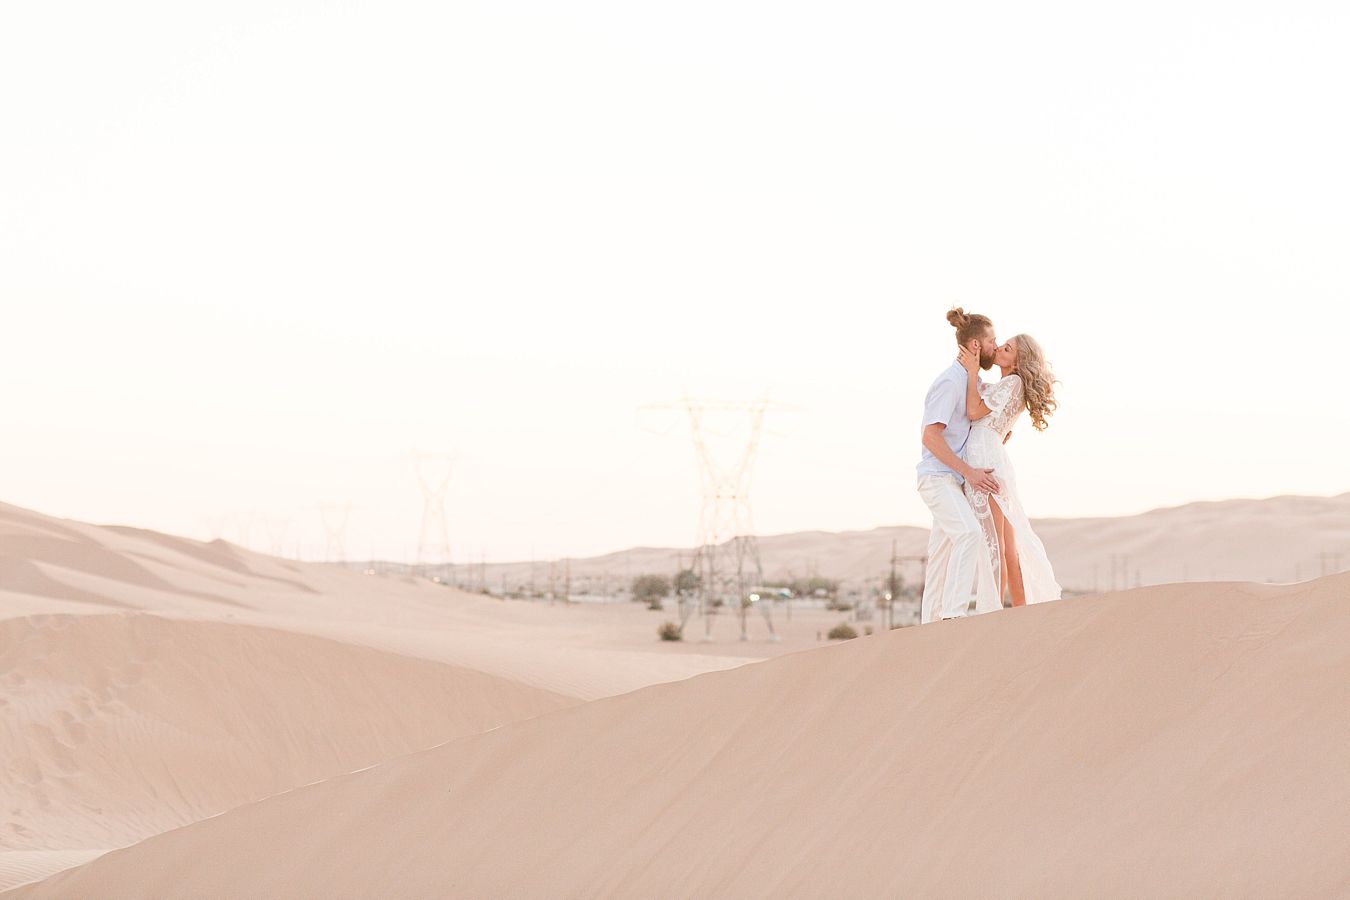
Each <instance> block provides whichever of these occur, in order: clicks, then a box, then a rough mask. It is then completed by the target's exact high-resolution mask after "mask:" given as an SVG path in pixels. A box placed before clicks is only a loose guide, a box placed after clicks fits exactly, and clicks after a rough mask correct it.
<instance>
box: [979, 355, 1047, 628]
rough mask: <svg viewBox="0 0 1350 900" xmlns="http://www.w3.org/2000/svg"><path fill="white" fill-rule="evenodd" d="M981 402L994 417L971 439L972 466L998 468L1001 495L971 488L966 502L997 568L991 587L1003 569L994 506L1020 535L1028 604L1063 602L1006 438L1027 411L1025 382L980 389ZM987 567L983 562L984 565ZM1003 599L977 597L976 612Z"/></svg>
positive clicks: (1008, 380)
mask: <svg viewBox="0 0 1350 900" xmlns="http://www.w3.org/2000/svg"><path fill="white" fill-rule="evenodd" d="M980 397H981V398H982V399H983V400H984V405H985V406H987V407H989V415H987V416H985V417H984V418H982V419H977V420H975V421H974V422H972V423H971V427H970V437H969V438H968V439H967V441H966V454H965V458H966V462H967V463H968V464H970V465H972V466H975V467H976V468H979V469H993V470H994V477H995V478H997V479H998V483H999V485H1000V490H999V492H998V493H997V494H986V493H983V492H981V491H977V490H974V489H973V488H971V487H970V485H969V484H967V485H966V486H965V491H966V497H967V498H968V499H969V500H970V505H971V506H973V507H974V508H975V516H976V518H978V519H979V520H980V527H981V528H982V529H983V530H984V540H985V544H986V546H987V547H988V548H989V564H990V565H991V566H992V567H993V578H992V580H991V581H990V582H989V583H991V584H995V585H997V584H999V578H1000V573H1001V571H1002V564H1001V560H1000V556H999V541H998V532H997V531H995V530H994V516H993V513H992V511H991V510H990V508H989V503H990V501H991V499H992V501H993V502H995V503H997V504H998V505H999V509H1001V510H1002V511H1003V515H1004V517H1005V518H1006V519H1007V520H1008V524H1009V525H1011V526H1012V528H1013V533H1014V534H1015V536H1016V539H1017V540H1016V543H1017V559H1018V561H1019V562H1020V563H1021V564H1022V585H1023V587H1024V588H1025V590H1026V597H1027V603H1043V602H1045V601H1047V600H1058V599H1059V597H1060V587H1059V583H1058V582H1057V581H1055V572H1054V569H1052V568H1051V566H1050V559H1049V558H1048V557H1047V556H1046V555H1045V546H1044V545H1043V544H1042V543H1041V540H1040V538H1038V537H1036V533H1035V532H1034V531H1032V530H1031V522H1030V521H1029V520H1028V519H1027V514H1026V511H1025V510H1024V509H1023V508H1022V501H1021V498H1020V497H1019V496H1018V493H1017V476H1016V475H1015V474H1014V473H1013V467H1012V460H1010V459H1009V458H1008V453H1007V450H1006V449H1005V448H1004V446H1003V439H1004V438H1005V437H1007V435H1008V432H1009V431H1011V430H1012V427H1013V423H1014V422H1016V421H1017V418H1018V416H1020V415H1021V414H1022V411H1023V410H1024V409H1026V403H1025V401H1024V399H1023V395H1022V379H1021V377H1020V376H1018V375H1016V374H1013V375H1008V376H1006V377H1004V378H1001V379H999V380H998V381H996V382H994V383H993V384H989V385H981V386H980ZM981 567H983V561H981ZM1002 596H1003V592H1002V591H999V594H998V597H997V598H993V599H992V601H991V598H988V597H977V598H976V610H977V611H981V612H983V611H986V610H988V609H1001V608H1002V606H1003V604H1002V600H1001V599H999V598H1001V597H1002Z"/></svg>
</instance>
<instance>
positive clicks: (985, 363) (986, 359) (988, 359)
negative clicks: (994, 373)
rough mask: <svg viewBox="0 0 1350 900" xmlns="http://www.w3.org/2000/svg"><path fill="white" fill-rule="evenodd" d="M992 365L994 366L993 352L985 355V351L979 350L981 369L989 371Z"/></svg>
mask: <svg viewBox="0 0 1350 900" xmlns="http://www.w3.org/2000/svg"><path fill="white" fill-rule="evenodd" d="M993 367H994V354H992V353H990V354H988V355H987V356H986V355H985V353H984V352H983V351H981V352H980V368H981V369H984V370H985V371H986V372H988V371H989V370H990V369H992V368H993Z"/></svg>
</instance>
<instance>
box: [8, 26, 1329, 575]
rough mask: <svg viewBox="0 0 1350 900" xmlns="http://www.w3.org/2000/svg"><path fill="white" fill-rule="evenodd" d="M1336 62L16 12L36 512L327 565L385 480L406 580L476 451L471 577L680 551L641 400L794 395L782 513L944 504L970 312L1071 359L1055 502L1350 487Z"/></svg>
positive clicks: (1053, 30)
mask: <svg viewBox="0 0 1350 900" xmlns="http://www.w3.org/2000/svg"><path fill="white" fill-rule="evenodd" d="M1346 46H1350V7H1347V6H1346V5H1344V4H1330V3H1328V4H1297V3H1292V4H1291V3H1278V4H1276V3H1266V4H1256V3H1234V2H1223V3H1219V2H1213V3H1197V2H1167V3H1131V4H1112V5H1110V6H1109V7H1108V6H1107V5H1104V4H1084V3H1068V2H1065V3H1055V4H1051V3H1031V4H1007V3H998V2H986V3H969V4H936V3H924V4H919V3H904V4H897V3H851V2H838V0H836V2H831V3H819V4H785V3H770V2H736V0H718V2H715V3H714V2H684V3H678V4H676V3H669V4H660V5H656V4H643V3H632V2H617V0H615V2H593V0H579V2H571V3H566V4H559V3H544V2H539V3H527V2H510V0H505V2H503V0H494V2H491V3H467V2H451V3H425V4H414V3H400V2H389V0H382V2H379V3H373V2H372V3H361V2H350V3H342V4H322V3H297V2H284V0H282V2H267V3H252V2H231V3H218V4H208V3H171V2H163V3H157V4H149V3H135V2H127V3H118V4H107V3H69V4H56V3H37V2H11V3H5V4H4V5H3V6H0V128H3V134H2V135H0V299H2V301H3V309H4V313H5V316H4V322H5V325H6V328H5V340H4V352H3V354H2V355H0V377H3V390H4V404H5V415H4V418H3V422H4V426H3V435H2V437H3V440H2V441H0V500H3V501H5V502H9V503H13V504H17V505H20V506H25V507H30V508H34V509H37V510H40V511H42V512H45V513H49V514H54V515H60V516H69V517H73V518H78V519H82V520H90V521H96V522H101V523H118V524H130V525H138V526H143V527H148V528H155V529H160V530H165V531H170V532H175V533H180V534H187V535H190V536H194V537H200V538H209V537H212V536H215V535H216V534H223V536H225V537H227V538H229V539H232V540H247V541H249V542H250V543H252V544H253V545H254V546H256V547H257V548H258V549H264V550H266V549H269V547H268V544H269V543H278V542H279V543H281V544H283V546H284V548H285V549H286V550H287V552H294V548H295V547H296V546H297V545H298V546H299V548H300V550H301V552H303V553H304V554H305V555H307V556H317V555H322V553H323V552H324V534H323V531H322V529H321V526H320V519H319V513H318V509H319V506H320V504H339V505H341V504H348V503H350V504H351V505H352V507H353V509H352V512H351V518H350V521H349V524H348V527H347V530H346V534H345V543H346V548H347V553H348V555H351V556H366V555H368V554H370V553H371V552H374V553H376V554H378V555H381V556H387V557H393V558H403V559H408V558H411V557H412V556H413V554H414V552H415V546H416V544H417V540H418V533H419V526H420V522H421V513H422V497H421V493H420V489H419V487H418V484H417V481H416V477H415V473H414V469H413V463H412V460H411V454H412V453H413V452H414V451H422V452H441V451H452V450H453V451H456V452H457V453H458V454H459V462H458V464H457V467H456V469H455V472H454V475H453V477H452V480H451V482H450V488H449V492H448V495H447V498H446V507H447V511H448V513H449V521H450V534H451V542H452V545H453V552H454V556H455V559H456V560H457V561H464V560H466V559H469V558H473V559H477V558H478V557H479V556H480V554H485V555H486V556H487V558H488V559H489V560H504V559H517V558H527V557H528V556H530V555H531V554H532V553H533V554H534V555H535V556H536V557H537V558H541V559H542V558H547V557H551V556H559V557H560V556H566V555H572V556H583V555H592V554H596V553H601V552H607V551H610V550H616V549H620V548H623V547H627V546H631V545H638V544H642V545H682V546H688V545H690V544H692V542H693V540H694V536H695V526H696V517H697V510H698V496H697V492H698V482H697V479H696V472H695V468H694V456H693V451H692V449H691V446H690V441H689V436H688V431H687V428H685V427H684V422H683V421H682V420H681V419H680V418H679V417H678V416H677V415H676V414H674V413H667V414H658V413H639V412H638V408H639V407H640V406H642V405H643V404H648V403H654V402H660V401H668V400H672V399H674V398H676V397H678V396H681V395H683V394H686V393H689V394H695V395H699V396H706V397H711V398H717V399H723V400H745V399H751V398H754V397H757V396H760V395H762V394H764V393H765V392H766V391H768V392H770V395H771V396H772V397H773V398H774V399H776V400H778V401H781V402H782V403H784V404H789V405H791V406H792V407H794V409H792V410H789V411H782V412H777V413H773V414H771V415H770V417H769V419H768V420H767V423H766V424H767V426H768V427H769V429H770V432H771V433H769V434H767V435H766V436H765V438H764V441H763V446H762V450H761V455H760V458H759V462H758V466H757V467H756V469H755V477H754V484H753V493H752V498H753V504H754V510H755V523H756V528H757V530H758V531H759V532H760V533H764V534H770V533H779V532H786V531H797V530H805V529H825V530H838V529H854V528H871V527H875V526H878V525H888V524H898V523H905V524H917V525H925V526H926V525H927V524H928V523H929V518H928V514H927V511H926V509H925V508H924V507H923V505H922V503H921V502H920V500H919V499H918V496H917V495H916V493H915V490H914V465H915V463H916V462H917V459H918V454H919V446H918V432H919V429H918V424H919V416H920V412H921V404H922V398H923V395H924V392H925V391H926V389H927V387H928V384H929V383H930V382H931V381H932V379H933V378H934V377H935V376H936V375H937V374H938V372H939V371H941V369H942V368H943V367H944V366H946V365H947V364H948V363H949V362H950V360H951V359H952V357H953V354H954V346H955V345H954V341H953V339H952V331H951V329H950V327H949V326H947V324H946V323H945V321H944V318H943V316H944V312H945V310H946V309H947V307H948V306H950V305H952V304H953V303H958V304H961V305H963V306H965V307H966V308H967V309H968V310H971V311H975V312H982V313H985V314H987V315H989V316H991V317H992V318H993V319H994V321H995V323H996V326H997V329H998V334H999V336H1000V337H1001V338H1003V337H1010V336H1012V335H1013V334H1015V333H1017V332H1019V331H1025V332H1028V333H1030V334H1032V335H1034V336H1035V337H1037V338H1038V339H1039V340H1040V342H1041V343H1042V344H1043V345H1044V347H1045V348H1046V351H1047V353H1048V355H1049V357H1050V359H1051V361H1052V362H1053V364H1054V365H1055V368H1056V370H1057V372H1058V373H1059V376H1060V378H1061V379H1062V381H1063V384H1062V386H1061V388H1060V396H1061V409H1060V412H1059V413H1058V414H1057V415H1056V416H1055V417H1054V418H1053V419H1052V420H1051V426H1050V428H1049V430H1047V431H1046V432H1044V433H1043V434H1037V433H1035V432H1033V431H1032V430H1031V428H1030V427H1029V426H1028V425H1027V424H1026V423H1025V420H1024V421H1023V422H1022V423H1021V425H1020V426H1019V427H1018V428H1017V429H1016V430H1015V432H1014V436H1013V439H1012V442H1011V444H1010V445H1009V450H1010V452H1011V454H1012V458H1013V462H1014V464H1015V465H1016V467H1017V470H1018V475H1019V485H1020V488H1021V491H1022V496H1023V500H1024V502H1025V504H1026V506H1027V507H1028V511H1029V512H1030V513H1031V514H1032V515H1033V516H1085V515H1117V514H1128V513H1134V512H1139V511H1142V510H1145V509H1149V508H1152V507H1156V506H1163V505H1175V504H1179V503H1184V502H1188V501H1191V500H1196V499H1218V498H1226V497H1233V496H1266V495H1273V494H1281V493H1308V494H1335V493H1340V492H1343V491H1347V490H1350V467H1348V466H1347V464H1346V462H1345V459H1346V452H1347V451H1346V449H1345V448H1346V447H1347V446H1350V413H1347V412H1346V403H1345V401H1344V399H1343V393H1344V383H1345V381H1344V374H1343V371H1344V357H1345V354H1346V347H1347V338H1350V311H1347V310H1348V309H1350V303H1348V302H1347V301H1348V300H1350V269H1348V268H1347V266H1346V264H1345V253H1346V247H1347V246H1350V166H1347V162H1346V161H1347V160H1350V119H1347V117H1346V116H1345V114H1344V109H1345V106H1346V96H1345V95H1346V85H1347V84H1350V56H1347V54H1346V53H1345V48H1346ZM723 433H725V434H726V435H727V437H728V440H731V439H734V437H735V434H734V431H733V430H732V425H731V424H727V426H726V428H725V430H724V432H723ZM250 522H251V523H252V524H251V525H249V524H248V523H250ZM278 533H280V534H281V535H282V536H278ZM269 534H270V537H269Z"/></svg>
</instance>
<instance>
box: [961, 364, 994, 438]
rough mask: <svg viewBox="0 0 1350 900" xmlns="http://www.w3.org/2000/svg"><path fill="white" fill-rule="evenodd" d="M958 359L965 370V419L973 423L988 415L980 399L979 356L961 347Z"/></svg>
mask: <svg viewBox="0 0 1350 900" xmlns="http://www.w3.org/2000/svg"><path fill="white" fill-rule="evenodd" d="M960 359H961V366H962V367H963V368H964V369H965V370H966V418H968V419H970V421H972V422H974V421H975V420H976V419H983V418H984V417H985V416H987V415H989V407H987V406H985V405H984V400H983V399H982V398H981V397H980V356H979V354H978V353H976V352H974V351H973V350H971V349H970V348H969V347H962V348H961V357H960Z"/></svg>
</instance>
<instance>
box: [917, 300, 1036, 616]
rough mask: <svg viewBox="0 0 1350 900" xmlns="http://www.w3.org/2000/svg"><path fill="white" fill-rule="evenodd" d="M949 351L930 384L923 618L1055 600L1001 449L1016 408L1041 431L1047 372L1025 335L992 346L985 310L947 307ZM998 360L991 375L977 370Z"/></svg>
mask: <svg viewBox="0 0 1350 900" xmlns="http://www.w3.org/2000/svg"><path fill="white" fill-rule="evenodd" d="M947 321H948V323H950V324H951V325H952V326H953V327H954V328H955V329H956V344H957V348H958V349H957V358H956V360H955V361H954V362H953V363H952V364H951V365H950V366H949V367H948V368H947V369H945V370H944V371H943V372H942V374H940V375H939V376H938V377H937V380H935V381H934V382H933V386H932V387H930V388H929V389H928V395H927V397H926V399H925V400H924V408H923V426H922V427H923V450H922V454H921V458H920V460H919V465H918V475H919V496H920V497H922V498H923V501H924V503H925V504H927V506H928V509H929V510H930V511H931V512H932V514H933V531H932V533H931V534H930V535H929V538H928V566H927V568H926V570H925V573H924V586H923V600H922V602H921V604H920V607H919V621H920V622H921V623H927V622H934V621H937V620H939V619H954V618H960V617H963V616H966V615H970V614H971V608H972V606H973V608H974V612H975V613H977V614H978V613H984V612H991V611H993V610H998V609H1002V608H1003V605H1004V597H1005V595H1006V596H1007V597H1008V598H1009V601H1010V603H1011V605H1012V606H1024V605H1026V604H1028V603H1042V602H1045V601H1047V600H1058V599H1059V597H1060V586H1059V584H1058V583H1057V582H1056V581H1055V573H1054V570H1053V569H1052V568H1051V566H1050V560H1049V559H1048V558H1047V557H1046V555H1045V547H1044V546H1043V545H1042V544H1041V541H1040V539H1039V538H1038V537H1036V533H1035V532H1033V531H1032V530H1031V523H1030V521H1028V519H1027V514H1026V511H1025V510H1024V509H1023V508H1022V501H1021V498H1020V496H1019V494H1018V490H1017V478H1016V476H1015V474H1014V473H1013V467H1012V461H1011V459H1009V457H1008V452H1007V449H1006V447H1005V446H1004V445H1005V444H1006V443H1007V441H1008V438H1009V437H1010V436H1011V435H1012V428H1013V425H1014V424H1015V423H1016V422H1017V420H1018V418H1019V417H1020V416H1021V414H1022V413H1023V412H1025V413H1027V415H1028V417H1029V418H1030V419H1031V425H1032V428H1034V429H1035V430H1036V431H1043V430H1045V427H1046V418H1047V417H1048V416H1049V415H1050V414H1051V413H1053V412H1054V411H1055V406H1056V404H1055V396H1054V386H1055V383H1056V382H1055V376H1054V373H1053V372H1052V371H1051V369H1050V366H1049V364H1048V363H1047V362H1046V361H1045V354H1044V353H1043V352H1042V350H1041V346H1040V344H1038V343H1037V342H1036V341H1035V340H1034V339H1033V338H1032V337H1031V336H1030V335H1026V334H1019V335H1017V336H1016V337H1014V338H1012V339H1011V340H1009V341H1005V342H1004V343H1001V344H1000V343H999V341H998V339H997V338H996V337H995V336H994V323H993V322H992V321H990V319H989V318H988V317H987V316H981V315H975V314H971V313H967V312H965V311H964V310H962V309H960V308H959V307H958V308H956V309H952V310H950V311H949V312H948V313H947ZM994 366H998V368H999V372H1000V375H1001V377H1000V378H999V380H998V381H994V382H985V381H984V380H983V379H981V378H980V372H981V371H988V370H989V369H991V368H992V367H994Z"/></svg>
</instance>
